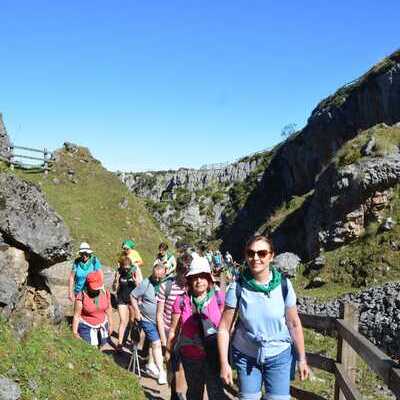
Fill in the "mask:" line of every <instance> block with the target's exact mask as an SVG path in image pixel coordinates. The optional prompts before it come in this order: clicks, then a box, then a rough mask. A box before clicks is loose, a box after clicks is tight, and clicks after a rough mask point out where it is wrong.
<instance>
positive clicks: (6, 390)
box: [0, 376, 21, 400]
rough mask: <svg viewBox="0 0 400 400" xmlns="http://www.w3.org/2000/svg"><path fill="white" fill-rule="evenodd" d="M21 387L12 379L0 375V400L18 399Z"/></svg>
mask: <svg viewBox="0 0 400 400" xmlns="http://www.w3.org/2000/svg"><path fill="white" fill-rule="evenodd" d="M20 398H21V389H20V387H19V385H18V384H17V383H15V382H14V381H12V380H10V379H8V378H6V377H4V376H0V400H19V399H20Z"/></svg>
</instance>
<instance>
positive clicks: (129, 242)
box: [122, 239, 136, 249]
mask: <svg viewBox="0 0 400 400" xmlns="http://www.w3.org/2000/svg"><path fill="white" fill-rule="evenodd" d="M124 247H127V248H128V249H134V248H135V247H136V242H135V241H134V240H131V239H128V240H124V241H123V242H122V248H124Z"/></svg>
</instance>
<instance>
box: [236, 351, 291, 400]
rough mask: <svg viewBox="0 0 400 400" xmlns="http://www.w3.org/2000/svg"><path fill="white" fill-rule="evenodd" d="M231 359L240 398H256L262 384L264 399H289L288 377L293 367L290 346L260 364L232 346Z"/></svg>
mask: <svg viewBox="0 0 400 400" xmlns="http://www.w3.org/2000/svg"><path fill="white" fill-rule="evenodd" d="M232 359H233V363H234V366H235V368H236V369H237V373H238V379H239V388H240V395H239V398H240V399H241V400H258V399H259V398H260V397H261V388H262V385H263V384H264V386H265V397H264V399H268V400H290V378H291V376H293V374H294V367H295V363H294V354H293V349H292V347H289V348H288V349H286V350H284V351H282V352H281V353H279V354H277V355H276V356H273V357H270V358H267V359H266V360H265V361H264V362H263V364H262V365H259V364H257V360H256V359H255V358H252V357H248V356H246V355H245V354H243V353H241V352H240V351H239V350H237V349H236V348H234V347H233V348H232Z"/></svg>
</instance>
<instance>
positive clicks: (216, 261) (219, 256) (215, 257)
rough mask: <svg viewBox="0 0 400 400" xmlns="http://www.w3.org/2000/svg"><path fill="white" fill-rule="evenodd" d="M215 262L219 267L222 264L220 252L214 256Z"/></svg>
mask: <svg viewBox="0 0 400 400" xmlns="http://www.w3.org/2000/svg"><path fill="white" fill-rule="evenodd" d="M213 262H214V264H215V266H217V267H219V266H220V265H221V264H222V259H221V255H220V254H215V255H214V256H213Z"/></svg>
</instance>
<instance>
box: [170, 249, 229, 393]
mask: <svg viewBox="0 0 400 400" xmlns="http://www.w3.org/2000/svg"><path fill="white" fill-rule="evenodd" d="M192 256H193V260H192V262H191V264H190V268H189V272H188V273H187V274H186V280H187V289H188V290H187V293H185V294H183V295H180V296H178V297H177V298H176V300H175V303H174V306H173V309H172V321H171V327H170V331H169V335H168V341H167V349H166V357H165V358H166V360H169V358H170V357H171V354H172V351H173V348H174V342H175V338H176V337H177V335H178V331H179V326H180V340H179V344H178V348H179V355H180V358H181V361H182V364H183V369H184V371H185V378H186V383H187V387H188V389H187V393H186V399H187V400H202V399H203V394H204V386H206V388H207V393H208V398H209V399H212V400H221V399H223V400H225V399H226V395H225V393H224V390H223V386H222V382H221V378H220V377H219V367H218V366H217V364H218V348H217V337H216V336H217V329H218V325H219V322H220V319H221V315H222V310H223V307H224V297H225V296H224V293H223V292H222V291H220V290H218V288H216V287H215V286H214V283H213V280H212V276H211V270H210V265H209V263H208V261H207V259H205V258H203V257H200V256H199V255H197V254H192Z"/></svg>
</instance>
